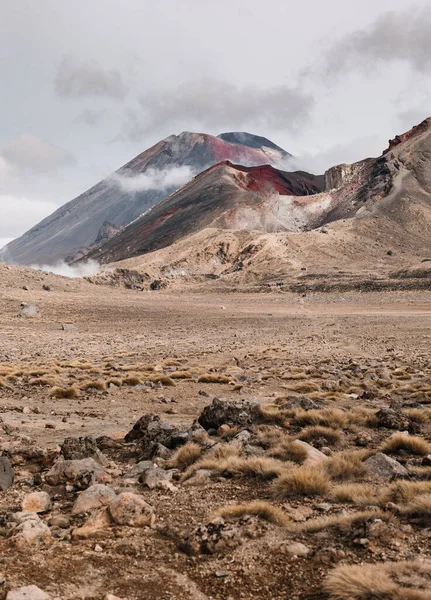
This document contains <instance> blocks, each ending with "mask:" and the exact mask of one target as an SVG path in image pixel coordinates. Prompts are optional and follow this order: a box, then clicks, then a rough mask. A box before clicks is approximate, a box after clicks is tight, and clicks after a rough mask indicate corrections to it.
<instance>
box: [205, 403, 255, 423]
mask: <svg viewBox="0 0 431 600" xmlns="http://www.w3.org/2000/svg"><path fill="white" fill-rule="evenodd" d="M259 414H260V404H259V402H251V401H248V400H244V401H242V402H228V401H227V400H220V399H219V398H214V399H213V401H212V403H211V404H209V405H208V406H205V408H204V409H203V411H202V413H201V415H200V417H199V419H198V421H199V423H200V425H202V427H204V429H206V430H209V429H216V430H217V429H218V428H219V427H220V426H221V425H225V424H226V425H229V426H230V427H234V426H238V427H245V426H247V425H251V424H252V423H253V422H254V421H256V420H257V418H258V417H259Z"/></svg>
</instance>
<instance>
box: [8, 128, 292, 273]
mask: <svg viewBox="0 0 431 600" xmlns="http://www.w3.org/2000/svg"><path fill="white" fill-rule="evenodd" d="M290 156H291V155H290V154H289V153H288V152H286V151H285V150H283V149H282V148H280V147H278V146H276V145H275V144H274V143H272V142H271V141H269V140H267V139H266V138H263V137H259V136H255V135H252V134H249V133H242V132H233V133H224V134H221V135H220V136H218V137H215V136H212V135H207V134H200V133H189V132H183V133H181V134H180V135H171V136H169V137H167V138H166V139H164V140H162V141H160V142H158V143H157V144H155V145H154V146H152V147H151V148H149V149H148V150H146V151H145V152H143V153H142V154H139V155H138V156H137V157H136V158H134V159H133V160H131V161H130V162H128V163H127V164H126V165H124V166H123V167H122V168H121V169H119V170H118V171H116V172H115V173H114V174H113V175H111V176H109V177H107V178H106V179H104V180H102V181H100V182H99V183H97V184H96V185H95V186H93V187H92V188H90V189H89V190H88V191H86V192H84V193H83V194H81V195H80V196H78V197H77V198H75V199H74V200H72V201H71V202H69V203H67V204H65V205H64V206H62V207H60V208H59V209H58V210H57V211H55V212H54V213H53V214H52V215H50V216H49V217H47V218H46V219H44V220H43V221H41V222H40V223H38V224H37V225H35V226H34V227H33V228H32V229H30V230H29V231H27V232H26V233H25V234H24V235H22V236H21V237H20V238H18V239H16V240H14V241H13V242H11V243H9V244H8V245H7V246H6V247H5V248H4V249H3V250H2V251H1V252H0V259H2V260H6V261H8V262H13V263H17V264H23V265H32V264H48V265H53V264H55V263H58V262H59V261H63V260H66V261H72V260H74V259H77V258H79V257H80V256H83V255H85V254H86V253H87V252H88V251H89V250H90V249H91V247H93V245H94V246H95V247H98V245H99V244H100V242H101V241H103V240H107V239H109V238H110V237H111V236H112V235H113V234H114V233H116V232H118V231H120V230H121V229H123V228H124V227H126V226H127V225H128V224H129V223H130V222H132V221H133V220H134V219H136V218H137V217H139V216H140V215H141V214H142V213H144V212H145V211H147V210H148V209H150V208H151V207H153V206H154V205H156V204H157V203H159V202H160V201H162V200H163V199H164V198H166V196H168V195H169V194H170V193H172V192H173V191H175V190H176V189H177V188H178V187H180V186H181V185H183V184H184V183H186V182H187V181H188V180H189V179H191V178H192V177H193V175H195V174H197V173H199V172H201V171H202V170H203V169H206V168H208V167H210V166H212V165H214V164H217V163H219V162H220V161H224V160H231V161H233V162H235V163H240V164H244V165H264V164H273V165H281V164H283V163H284V162H285V161H286V159H288V158H289V157H290Z"/></svg>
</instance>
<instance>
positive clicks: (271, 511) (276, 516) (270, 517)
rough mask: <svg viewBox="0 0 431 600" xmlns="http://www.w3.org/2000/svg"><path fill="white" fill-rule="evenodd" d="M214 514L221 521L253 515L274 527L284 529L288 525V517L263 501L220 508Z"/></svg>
mask: <svg viewBox="0 0 431 600" xmlns="http://www.w3.org/2000/svg"><path fill="white" fill-rule="evenodd" d="M215 514H216V516H219V517H222V518H223V519H241V517H244V516H246V515H253V516H256V517H259V518H260V519H264V520H265V521H268V522H269V523H273V524H274V525H280V527H285V526H286V525H287V524H288V523H290V519H289V517H288V516H287V515H286V513H285V512H284V511H283V510H282V509H281V508H278V506H274V505H273V504H270V503H269V502H265V501H264V500H254V501H253V502H246V503H244V504H230V505H228V506H222V507H221V508H219V509H217V511H216V513H215Z"/></svg>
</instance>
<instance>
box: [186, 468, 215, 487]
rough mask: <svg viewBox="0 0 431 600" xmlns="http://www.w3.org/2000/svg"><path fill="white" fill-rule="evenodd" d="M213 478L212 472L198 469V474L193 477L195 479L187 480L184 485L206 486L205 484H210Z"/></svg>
mask: <svg viewBox="0 0 431 600" xmlns="http://www.w3.org/2000/svg"><path fill="white" fill-rule="evenodd" d="M211 476H212V471H210V470H209V469H198V470H197V471H196V473H195V474H194V475H193V477H190V479H187V480H186V481H185V482H184V483H183V485H186V486H189V485H190V486H193V485H199V486H200V485H204V484H205V483H208V481H209V480H210V479H211Z"/></svg>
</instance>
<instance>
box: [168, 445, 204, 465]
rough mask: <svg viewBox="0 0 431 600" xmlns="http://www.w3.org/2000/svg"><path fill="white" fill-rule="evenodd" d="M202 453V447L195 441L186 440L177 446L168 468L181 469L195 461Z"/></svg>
mask: <svg viewBox="0 0 431 600" xmlns="http://www.w3.org/2000/svg"><path fill="white" fill-rule="evenodd" d="M201 455H202V447H201V446H200V445H199V444H196V443H195V442H187V444H184V446H181V447H180V448H178V450H177V451H176V452H175V454H174V455H173V456H172V458H171V459H170V460H169V462H168V465H169V468H170V469H180V470H181V471H183V470H184V469H186V468H187V467H189V466H190V465H192V464H193V463H195V462H196V461H197V460H199V458H200V457H201Z"/></svg>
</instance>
